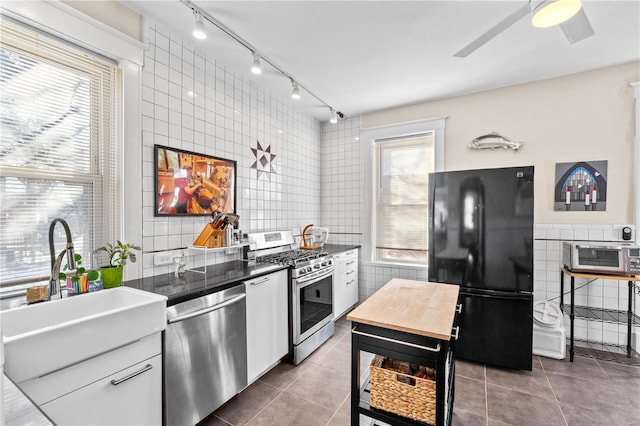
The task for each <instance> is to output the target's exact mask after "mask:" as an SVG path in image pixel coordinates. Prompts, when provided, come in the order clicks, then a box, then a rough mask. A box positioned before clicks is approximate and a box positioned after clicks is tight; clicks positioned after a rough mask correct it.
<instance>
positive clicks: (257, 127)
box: [142, 25, 322, 276]
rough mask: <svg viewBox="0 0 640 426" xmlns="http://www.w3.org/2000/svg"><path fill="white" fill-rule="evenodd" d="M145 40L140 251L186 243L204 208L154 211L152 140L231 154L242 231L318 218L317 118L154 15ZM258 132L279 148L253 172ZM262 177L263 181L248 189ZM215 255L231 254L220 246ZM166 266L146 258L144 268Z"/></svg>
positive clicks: (263, 142) (198, 226) (191, 238)
mask: <svg viewBox="0 0 640 426" xmlns="http://www.w3.org/2000/svg"><path fill="white" fill-rule="evenodd" d="M149 40H150V48H149V49H148V50H147V51H146V53H145V67H144V69H143V88H142V96H143V105H142V109H143V118H142V120H143V123H142V125H143V156H144V164H143V176H144V177H145V179H144V181H143V185H144V186H143V194H142V199H143V203H142V204H143V244H144V245H143V251H146V252H150V251H155V250H179V249H181V248H183V247H187V246H188V245H190V244H191V243H193V241H194V239H195V237H196V236H197V235H198V234H199V233H200V231H201V230H202V227H203V226H204V221H203V220H201V219H200V218H196V219H193V218H184V217H176V218H170V219H171V220H170V221H167V219H168V218H161V217H154V207H153V205H154V197H155V194H154V183H153V176H154V170H153V167H154V165H153V164H154V163H153V155H154V154H153V145H154V144H160V145H168V146H173V147H176V148H180V149H185V150H189V151H196V152H203V153H205V154H210V155H215V156H218V157H222V158H229V159H233V160H236V161H237V166H238V167H237V171H236V172H237V174H236V179H237V187H236V189H237V194H239V199H238V200H237V205H236V208H237V213H238V214H239V215H240V226H241V228H242V229H243V230H245V231H249V232H250V231H260V230H267V229H274V228H278V229H281V228H285V227H290V226H296V227H298V228H301V227H303V226H304V225H306V224H307V223H318V222H319V221H320V215H321V211H320V196H321V195H320V191H321V182H320V170H321V157H320V140H321V132H322V130H321V125H320V123H319V122H318V121H316V120H315V119H313V118H311V117H310V116H307V115H304V114H302V113H300V112H298V111H297V110H295V109H294V106H292V105H290V104H289V103H286V102H283V101H281V100H280V99H279V98H277V97H275V96H273V95H272V94H269V93H265V92H264V90H261V89H259V88H256V87H255V86H253V83H252V82H251V81H250V80H248V79H246V77H244V76H243V75H241V74H237V73H235V74H234V73H233V72H229V71H227V70H226V68H225V66H224V64H219V65H217V64H216V60H215V57H213V56H211V55H205V54H204V52H200V51H198V50H197V49H196V48H195V46H193V45H192V44H191V41H190V40H182V39H181V38H180V37H179V36H177V35H176V34H174V33H171V32H170V31H168V30H166V29H163V28H162V27H161V26H159V25H153V26H151V27H150V31H149ZM190 91H191V92H192V93H191V94H189V92H190ZM194 95H195V96H194ZM258 141H259V143H260V144H261V145H263V148H265V147H268V146H270V147H271V152H272V153H273V154H274V155H275V156H276V159H275V161H274V163H273V168H274V170H276V174H275V175H273V174H272V175H271V176H267V175H264V174H261V175H260V176H258V175H257V173H256V170H255V169H252V168H251V165H252V164H253V163H254V162H255V161H256V158H255V156H254V155H253V153H252V151H251V148H255V147H256V144H257V143H258ZM251 172H252V173H251ZM258 184H259V185H260V190H259V191H258V190H254V191H249V187H254V188H257V187H258ZM254 201H261V205H260V206H258V205H257V204H253V202H254ZM255 209H257V210H255ZM232 258H233V257H232ZM215 259H216V261H226V260H231V258H229V257H227V256H225V255H223V256H219V257H216V258H215ZM165 271H168V269H167V268H166V267H154V266H153V265H148V264H145V265H143V274H144V275H145V276H149V275H153V274H154V273H163V272H165Z"/></svg>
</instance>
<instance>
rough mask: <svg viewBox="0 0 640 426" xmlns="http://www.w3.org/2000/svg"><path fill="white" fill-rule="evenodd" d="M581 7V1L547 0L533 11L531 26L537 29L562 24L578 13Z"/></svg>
mask: <svg viewBox="0 0 640 426" xmlns="http://www.w3.org/2000/svg"><path fill="white" fill-rule="evenodd" d="M581 7H582V1H581V0H545V1H543V2H542V3H540V4H539V5H538V6H536V8H535V10H534V11H533V18H531V24H532V25H533V26H534V27H537V28H547V27H552V26H554V25H558V24H561V23H563V22H564V21H567V20H568V19H569V18H571V17H572V16H573V15H575V14H576V13H578V11H579V10H580V8H581Z"/></svg>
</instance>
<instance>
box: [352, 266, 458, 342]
mask: <svg viewBox="0 0 640 426" xmlns="http://www.w3.org/2000/svg"><path fill="white" fill-rule="evenodd" d="M459 290H460V286H458V285H454V284H439V283H431V282H425V281H413V280H403V279H399V278H394V279H392V280H391V281H389V282H388V283H387V284H385V286H384V287H382V288H381V289H380V290H378V291H377V292H375V293H374V294H373V296H371V297H369V298H368V299H367V300H365V301H364V302H362V303H361V304H360V305H359V306H358V307H356V308H355V309H354V310H353V311H351V312H350V313H349V314H348V315H347V320H348V321H353V322H359V323H363V324H369V325H374V326H377V327H384V328H389V329H392V330H397V331H403V332H406V333H412V334H418V335H421V336H427V337H433V338H436V339H440V340H446V341H448V340H449V339H450V337H451V327H453V320H454V317H455V310H456V304H457V302H458V292H459Z"/></svg>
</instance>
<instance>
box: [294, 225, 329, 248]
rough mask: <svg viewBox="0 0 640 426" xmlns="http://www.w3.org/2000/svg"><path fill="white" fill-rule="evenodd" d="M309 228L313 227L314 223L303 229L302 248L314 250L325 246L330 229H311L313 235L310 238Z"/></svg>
mask: <svg viewBox="0 0 640 426" xmlns="http://www.w3.org/2000/svg"><path fill="white" fill-rule="evenodd" d="M309 228H313V224H311V225H307V226H305V227H304V230H303V231H302V245H301V246H300V248H301V249H303V250H314V249H318V248H320V247H322V246H324V244H325V243H326V242H327V240H328V239H329V229H328V228H313V229H312V231H311V236H310V237H309V238H308V237H307V231H308V230H309ZM313 243H316V244H313Z"/></svg>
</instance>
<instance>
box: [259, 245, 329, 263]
mask: <svg viewBox="0 0 640 426" xmlns="http://www.w3.org/2000/svg"><path fill="white" fill-rule="evenodd" d="M328 255H329V253H327V252H324V251H319V250H318V251H316V250H313V251H310V250H300V249H296V250H289V251H284V252H281V253H273V254H268V255H264V256H258V257H257V258H256V261H257V262H260V263H277V264H281V265H287V266H296V265H298V264H301V263H303V262H308V261H310V260H315V259H320V258H323V257H325V256H328Z"/></svg>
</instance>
